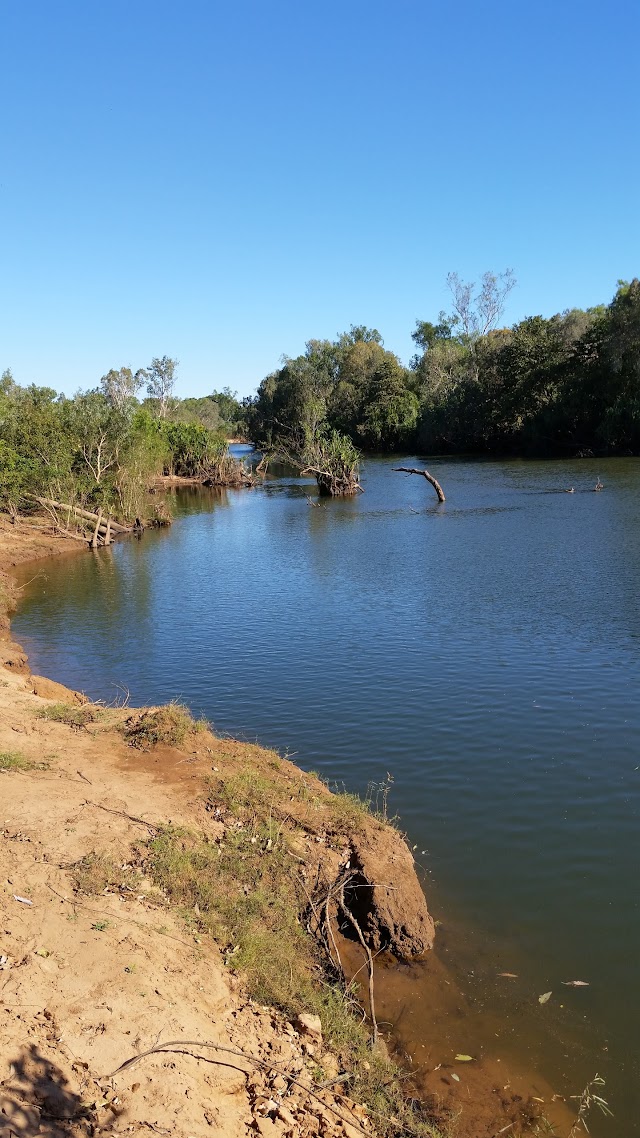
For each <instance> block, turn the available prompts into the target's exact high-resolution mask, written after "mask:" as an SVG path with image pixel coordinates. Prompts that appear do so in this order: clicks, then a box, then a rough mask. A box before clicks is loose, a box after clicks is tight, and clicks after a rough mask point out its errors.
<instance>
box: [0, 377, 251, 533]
mask: <svg viewBox="0 0 640 1138" xmlns="http://www.w3.org/2000/svg"><path fill="white" fill-rule="evenodd" d="M176 368H177V360H174V359H171V358H170V357H168V356H163V357H162V358H159V357H158V358H155V359H153V360H152V362H151V364H150V366H149V367H148V368H144V369H139V370H138V371H136V372H133V371H132V370H131V369H130V368H127V367H123V368H119V369H112V370H110V371H109V372H107V373H106V375H104V376H103V377H102V379H101V380H100V383H99V385H98V386H96V387H95V388H93V389H91V390H89V391H80V392H78V394H76V395H75V396H74V397H73V398H66V397H65V396H64V395H59V394H57V392H56V391H54V390H53V389H52V388H50V387H42V386H37V385H36V384H31V385H29V386H26V387H22V386H20V385H19V384H18V383H16V382H15V381H14V379H13V376H12V375H11V372H10V371H5V372H4V373H3V375H2V377H1V378H0V509H3V510H5V511H7V512H9V513H10V514H12V515H16V514H18V513H22V512H26V511H28V510H29V509H33V508H34V499H35V498H38V497H40V498H47V499H51V500H53V501H56V502H64V503H69V504H71V505H73V506H78V507H82V508H83V509H85V510H89V511H96V510H99V509H102V510H103V511H104V512H105V514H107V513H112V514H113V515H114V516H116V517H120V518H122V519H123V520H131V519H133V518H136V517H138V516H144V515H145V514H146V512H147V511H146V504H147V497H146V495H147V492H148V489H149V487H150V486H151V485H152V484H153V482H154V480H155V479H156V478H157V477H158V476H159V475H161V474H176V475H183V476H187V477H191V476H201V475H202V476H205V475H210V476H211V478H212V480H213V481H216V480H217V481H225V480H229V479H232V478H233V477H234V476H235V474H236V473H237V472H236V471H235V470H231V466H230V460H229V457H228V453H227V438H228V437H229V435H231V436H236V435H238V434H242V433H243V432H244V430H245V422H244V409H243V407H242V405H241V404H240V403H239V402H238V400H237V398H236V397H235V395H234V393H233V392H231V391H230V390H229V389H228V388H225V389H224V390H223V391H222V392H213V393H212V394H211V395H209V396H205V397H203V398H201V399H184V400H179V399H177V398H176V397H175V395H174V386H175V373H176ZM143 387H146V398H144V399H142V400H140V399H139V398H138V393H139V392H140V391H141V389H142V388H143Z"/></svg>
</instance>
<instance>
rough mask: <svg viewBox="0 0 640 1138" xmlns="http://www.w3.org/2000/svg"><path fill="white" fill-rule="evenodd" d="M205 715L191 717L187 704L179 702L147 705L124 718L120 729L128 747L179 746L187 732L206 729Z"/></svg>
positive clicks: (197, 731) (192, 732) (194, 733)
mask: <svg viewBox="0 0 640 1138" xmlns="http://www.w3.org/2000/svg"><path fill="white" fill-rule="evenodd" d="M208 726H209V724H208V723H207V722H206V721H205V720H204V719H194V718H193V716H192V714H191V712H190V711H189V708H188V707H183V705H182V704H181V703H168V704H166V706H164V707H149V708H147V709H146V710H144V711H140V712H138V713H136V714H135V715H130V716H129V718H128V719H127V720H126V722H125V724H124V727H123V733H124V737H125V739H126V741H127V743H128V744H129V746H130V747H139V748H140V749H141V750H144V749H146V748H147V747H155V746H157V745H158V744H164V746H166V747H180V746H181V745H182V744H183V743H184V742H185V740H186V739H188V738H189V736H193V735H196V734H198V733H199V732H201V731H206V730H207V728H208Z"/></svg>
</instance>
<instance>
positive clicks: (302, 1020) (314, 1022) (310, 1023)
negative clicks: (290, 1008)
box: [294, 1012, 322, 1043]
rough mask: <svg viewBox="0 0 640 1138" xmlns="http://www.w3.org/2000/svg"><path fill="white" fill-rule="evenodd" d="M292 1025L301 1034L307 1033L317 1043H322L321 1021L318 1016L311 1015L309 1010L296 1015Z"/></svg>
mask: <svg viewBox="0 0 640 1138" xmlns="http://www.w3.org/2000/svg"><path fill="white" fill-rule="evenodd" d="M294 1026H295V1027H296V1028H297V1030H298V1031H299V1032H300V1034H301V1035H308V1036H309V1037H310V1038H311V1039H313V1040H315V1041H316V1042H317V1043H322V1023H321V1021H320V1016H316V1015H311V1013H310V1012H303V1013H302V1014H301V1015H299V1016H297V1017H296V1019H295V1023H294Z"/></svg>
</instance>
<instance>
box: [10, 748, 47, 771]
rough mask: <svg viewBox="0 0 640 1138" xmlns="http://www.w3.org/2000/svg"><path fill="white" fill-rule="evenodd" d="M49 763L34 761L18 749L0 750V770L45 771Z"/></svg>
mask: <svg viewBox="0 0 640 1138" xmlns="http://www.w3.org/2000/svg"><path fill="white" fill-rule="evenodd" d="M47 767H48V764H47V763H34V762H32V761H31V759H27V758H25V756H24V755H21V754H20V753H19V752H18V751H2V752H0V771H45V770H47Z"/></svg>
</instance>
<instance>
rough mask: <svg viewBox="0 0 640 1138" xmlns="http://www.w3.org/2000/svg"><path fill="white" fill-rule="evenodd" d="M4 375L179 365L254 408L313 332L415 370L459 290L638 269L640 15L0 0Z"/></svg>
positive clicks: (62, 376)
mask: <svg viewBox="0 0 640 1138" xmlns="http://www.w3.org/2000/svg"><path fill="white" fill-rule="evenodd" d="M0 19H1V26H0V33H1V34H0V50H1V52H2V58H1V66H0V84H1V85H2V119H1V126H0V131H1V134H0V143H1V148H0V155H1V163H2V170H1V172H0V218H1V221H0V224H1V249H2V274H1V283H0V290H1V295H0V368H4V367H11V368H12V369H13V372H14V375H15V377H16V379H17V380H18V381H19V382H22V383H29V382H41V383H48V384H50V385H51V386H53V387H56V388H58V389H59V390H64V391H66V392H67V393H72V392H73V391H74V390H76V389H77V388H78V387H91V386H94V385H95V384H96V383H97V382H98V380H99V378H100V376H101V375H102V374H103V373H104V372H105V371H107V370H108V368H110V367H119V366H121V365H124V364H129V365H131V366H133V367H134V368H137V367H140V366H143V365H144V364H146V363H148V362H149V360H150V358H151V357H152V356H154V355H164V354H168V355H172V356H176V357H178V359H179V360H180V368H179V372H178V375H179V383H178V387H179V393H180V394H182V395H187V394H206V393H207V392H209V391H211V390H213V389H214V388H220V387H222V386H224V385H227V384H228V385H230V386H231V387H232V388H233V389H237V390H238V391H239V392H240V393H241V394H249V393H250V392H251V391H252V390H254V389H255V387H256V386H257V384H258V383H259V381H260V379H261V378H262V377H263V376H264V375H265V374H266V373H267V372H269V371H271V370H272V369H273V368H274V367H276V366H277V364H278V362H279V359H280V357H281V355H282V354H283V353H286V354H289V355H296V354H297V353H298V352H300V351H302V350H303V347H304V342H305V340H307V339H309V338H311V337H325V336H327V337H333V336H335V335H336V334H337V333H339V332H341V331H343V330H344V329H345V328H348V326H349V325H350V324H352V323H355V324H359V323H364V324H368V325H372V326H375V327H377V328H379V330H380V331H381V332H382V334H383V336H384V339H385V343H386V345H387V347H389V348H391V349H392V350H393V351H396V352H398V354H399V355H400V356H401V358H403V359H404V360H405V361H408V359H409V357H410V355H411V353H412V342H411V331H412V328H413V327H414V323H415V320H416V318H418V317H420V318H423V319H430V318H433V317H434V316H436V315H437V313H438V311H439V310H440V308H442V307H446V306H447V303H448V299H447V292H446V286H445V277H446V274H447V272H448V271H449V270H456V271H458V272H459V273H460V274H461V275H462V276H463V277H464V278H465V279H475V278H477V277H479V275H480V274H481V273H482V272H483V271H484V270H485V269H493V270H495V271H500V270H502V269H504V268H505V267H507V266H509V267H512V268H513V269H514V270H515V272H516V276H517V278H518V282H519V284H518V288H517V290H516V291H515V292H514V293H512V295H511V297H510V299H509V306H508V309H507V312H506V316H505V319H507V320H509V321H512V320H515V319H519V318H521V317H522V316H525V315H530V314H533V313H538V312H540V313H543V314H544V315H551V314H552V313H553V312H556V311H559V310H562V309H564V308H567V307H572V306H575V305H577V306H588V305H592V304H596V303H599V302H602V301H606V300H608V299H610V297H611V295H612V293H613V291H614V289H615V285H616V280H617V279H618V278H619V277H622V278H628V277H632V276H634V275H636V274H638V272H639V271H640V231H639V224H638V212H639V210H638V206H639V202H640V195H639V192H638V187H639V184H640V147H639V146H638V142H639V138H638V121H639V115H638V113H639V111H640V97H639V94H638V90H639V89H638V82H637V69H638V42H639V36H640V7H639V6H638V5H637V3H635V2H634V3H631V0H629V2H628V3H616V2H615V0H614V3H613V4H609V5H607V6H605V4H604V0H603V2H601V3H597V4H596V3H593V0H582V2H577V0H559V2H557V3H553V4H552V3H549V2H548V0H545V2H543V3H538V4H535V5H533V4H526V5H525V4H522V3H517V2H514V0H510V2H509V3H506V2H497V0H488V2H486V3H484V4H482V3H479V2H478V0H476V2H469V0H459V2H458V3H457V4H450V5H444V4H437V5H436V4H433V3H429V2H422V3H418V2H413V0H399V2H396V3H394V4H391V3H389V2H387V3H383V2H382V0H368V2H367V3H364V2H362V0H342V2H341V3H338V2H334V0H325V2H323V3H322V4H320V3H314V2H313V0H311V2H307V3H301V2H300V0H296V2H295V3H294V2H293V0H271V2H270V3H269V4H266V3H258V2H251V0H236V2H235V3H234V4H233V5H231V4H226V3H219V2H217V0H208V2H203V0H181V2H180V3H178V2H177V0H173V2H171V3H168V2H166V0H126V2H124V0H89V2H87V0H81V2H80V0H56V2H52V0H0Z"/></svg>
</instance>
